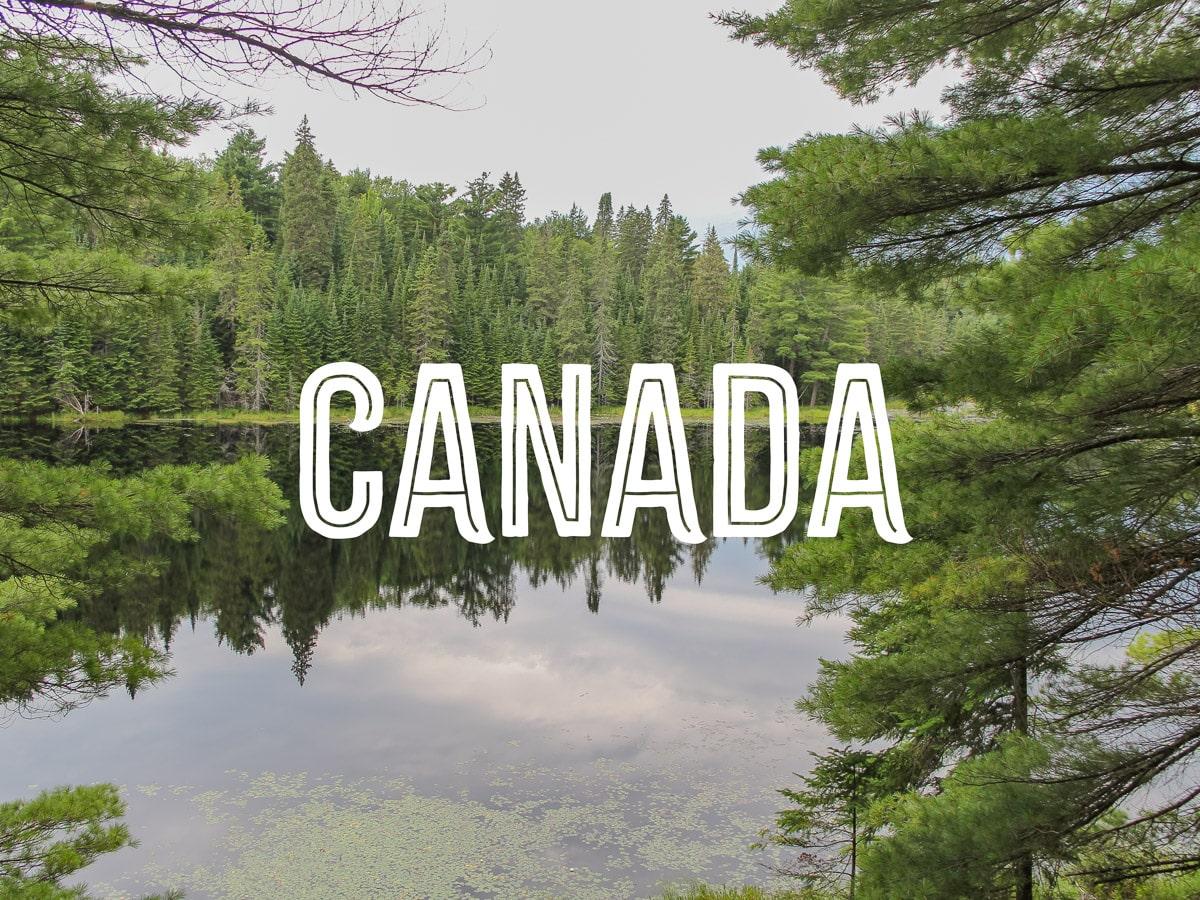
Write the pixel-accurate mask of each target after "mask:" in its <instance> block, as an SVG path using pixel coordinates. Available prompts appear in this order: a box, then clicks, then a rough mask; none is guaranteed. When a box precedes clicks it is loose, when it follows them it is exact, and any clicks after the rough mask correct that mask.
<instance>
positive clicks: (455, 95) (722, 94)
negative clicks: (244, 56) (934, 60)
mask: <svg viewBox="0 0 1200 900" xmlns="http://www.w3.org/2000/svg"><path fill="white" fill-rule="evenodd" d="M731 2H733V3H735V4H736V3H737V0H731ZM719 3H720V0H699V2H696V0H641V2H634V0H609V2H605V3H588V4H584V3H571V2H564V0H445V6H444V7H439V6H433V5H426V7H425V8H426V10H427V11H428V12H427V19H426V22H427V24H428V25H430V26H436V25H438V24H439V23H440V22H441V21H442V20H443V19H444V23H445V24H444V28H445V35H446V38H447V39H448V43H447V44H446V46H447V48H452V47H455V46H465V47H477V46H479V45H482V44H486V45H487V49H488V51H489V53H490V57H488V58H487V59H486V64H485V65H483V66H482V68H480V69H479V70H477V71H475V72H473V73H471V74H469V75H467V76H464V77H462V78H461V79H458V80H457V81H456V82H455V81H454V80H453V79H452V80H450V81H445V80H443V81H439V82H436V83H431V84H430V85H429V86H428V91H429V93H430V94H441V93H444V92H445V91H447V90H451V89H452V94H451V96H450V98H449V102H450V103H451V104H452V105H453V106H454V107H456V108H454V109H438V108H433V107H404V106H397V105H395V104H389V103H386V102H384V101H382V100H378V99H374V98H370V97H365V98H364V97H360V98H357V99H356V98H353V97H351V96H349V95H348V94H347V93H346V92H345V91H338V90H331V89H329V88H328V87H325V88H324V89H321V88H319V87H317V86H311V87H310V86H309V85H306V84H305V83H304V81H303V80H302V79H300V78H298V77H296V76H290V75H285V74H280V75H279V76H278V77H275V78H273V79H270V80H267V81H263V82H261V83H260V85H258V86H256V87H258V88H259V89H258V90H257V92H249V91H246V90H245V89H243V90H242V92H241V94H242V96H246V97H247V98H254V99H257V100H260V101H265V102H266V103H268V104H269V105H270V106H271V107H273V110H274V112H273V114H271V115H269V116H263V117H259V118H257V119H254V120H253V121H252V122H251V125H252V126H253V127H254V128H255V129H256V130H257V131H258V132H259V133H260V134H262V135H264V136H265V137H266V138H267V142H268V153H269V155H270V156H271V157H272V158H274V159H279V158H281V157H282V155H283V153H284V152H286V151H287V150H288V149H290V148H291V146H292V145H293V144H294V132H295V129H296V126H297V124H298V123H299V120H300V117H301V116H302V115H305V114H307V115H308V117H309V121H310V124H311V127H312V129H313V131H314V133H315V135H316V139H317V149H318V151H319V152H320V153H321V154H322V155H323V156H325V157H327V158H332V159H333V161H334V163H335V165H337V167H338V168H339V169H340V170H341V171H347V170H349V169H352V168H355V167H361V168H369V169H370V170H371V171H372V172H374V173H376V174H381V175H391V176H393V177H397V178H404V179H407V180H409V181H413V182H418V183H419V182H429V181H443V182H447V183H449V184H453V185H456V186H458V187H460V188H461V187H462V186H463V185H464V184H465V183H466V182H467V180H469V179H471V178H473V177H475V176H476V175H478V174H479V173H480V172H484V171H487V172H491V173H493V176H494V177H499V175H500V174H501V173H503V172H505V171H515V172H518V173H520V176H521V182H522V184H523V185H524V186H525V189H526V191H527V193H528V202H527V207H526V211H527V214H528V216H529V218H534V217H536V216H540V215H544V214H546V213H548V212H550V211H552V210H561V211H565V210H568V209H570V207H571V204H572V203H578V204H579V205H580V206H581V207H582V208H583V209H584V210H585V211H586V212H587V213H588V214H589V216H590V215H592V214H593V213H594V211H595V207H596V202H597V200H598V198H599V196H600V194H602V193H603V192H605V191H611V192H612V193H613V200H614V203H615V204H616V205H617V206H621V205H623V204H626V203H633V204H636V205H637V206H639V207H640V206H646V205H649V206H652V207H653V206H655V205H657V203H658V200H659V199H660V198H661V197H662V195H663V194H664V193H666V194H669V195H670V196H671V199H672V202H673V204H674V206H675V208H676V210H677V211H678V212H680V213H682V214H684V215H685V216H687V217H688V218H689V220H690V221H691V223H692V226H693V227H694V228H697V229H698V230H699V229H700V228H703V227H705V226H707V225H710V224H712V225H716V226H717V228H718V231H719V232H720V233H721V234H722V235H723V236H727V235H729V234H731V233H732V232H733V231H734V229H735V227H736V223H737V221H738V220H739V219H740V218H742V217H743V216H744V215H745V211H744V210H743V209H742V208H740V207H739V206H737V205H736V204H735V203H734V198H735V197H736V195H738V194H739V193H740V192H741V191H742V190H744V189H745V188H746V187H748V186H749V185H751V184H753V183H755V182H757V181H761V180H763V173H762V170H761V168H760V167H759V165H758V163H757V161H756V158H755V155H756V153H757V151H758V150H759V148H762V147H767V146H776V145H786V144H788V143H790V142H792V141H794V140H796V139H797V138H799V137H801V136H803V135H804V134H805V133H808V132H841V131H845V130H847V129H848V128H850V127H851V126H853V125H854V124H860V125H868V126H870V125H875V124H878V123H880V122H881V121H882V120H883V119H884V117H885V116H887V115H889V114H892V113H896V112H900V111H906V110H910V109H914V108H920V109H925V110H930V109H936V108H937V97H938V93H939V91H940V87H941V85H940V83H938V79H937V77H931V78H930V79H929V80H928V83H926V82H923V83H921V84H919V85H917V86H916V87H915V88H908V89H905V90H903V91H899V92H897V93H896V94H895V95H893V96H890V97H887V98H885V99H884V100H882V101H881V102H879V103H877V104H874V105H872V106H870V107H862V106H854V105H852V104H850V103H848V102H846V101H844V100H841V99H840V98H838V97H837V95H836V94H835V93H834V92H833V91H832V90H830V89H829V88H827V87H826V86H825V85H823V84H822V83H821V81H820V79H819V78H818V77H817V76H816V74H814V73H812V72H805V71H801V70H799V69H797V68H795V67H794V66H793V65H792V64H791V63H790V62H789V61H788V59H787V56H786V55H785V54H784V53H783V52H782V51H779V50H774V49H767V48H762V49H759V48H755V47H753V46H751V45H743V44H738V43H735V42H733V41H731V40H730V39H729V38H728V36H727V32H726V30H725V29H723V28H721V27H720V26H718V25H717V24H716V23H715V22H713V21H712V20H711V19H710V18H709V14H710V12H712V11H714V10H717V9H720V8H721V7H720V6H719ZM714 4H716V5H714ZM777 5H779V3H778V2H776V3H763V2H761V0H757V2H756V0H748V2H747V0H743V5H742V6H740V7H738V8H748V9H750V10H752V11H766V10H768V9H771V8H773V7H774V6H777ZM227 95H228V96H229V97H230V98H232V97H233V96H234V92H233V91H229V92H228V94H227ZM227 139H228V133H227V132H224V131H221V130H220V129H211V130H210V131H208V132H206V133H205V134H203V135H201V136H200V137H199V138H198V139H196V140H195V141H193V143H192V145H191V146H190V147H189V149H188V152H189V153H191V154H200V153H207V154H210V155H211V154H215V153H216V152H218V151H219V150H220V148H221V147H222V146H223V145H224V143H225V141H226V140H227Z"/></svg>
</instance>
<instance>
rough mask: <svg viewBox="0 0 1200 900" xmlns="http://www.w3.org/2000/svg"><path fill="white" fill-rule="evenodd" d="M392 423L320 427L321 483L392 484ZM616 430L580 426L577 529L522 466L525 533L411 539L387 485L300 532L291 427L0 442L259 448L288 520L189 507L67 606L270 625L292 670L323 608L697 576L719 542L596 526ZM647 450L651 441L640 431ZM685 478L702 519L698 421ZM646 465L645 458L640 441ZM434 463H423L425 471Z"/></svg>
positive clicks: (430, 519)
mask: <svg viewBox="0 0 1200 900" xmlns="http://www.w3.org/2000/svg"><path fill="white" fill-rule="evenodd" d="M404 433H405V432H404V429H401V428H383V429H380V430H378V431H377V432H375V433H373V434H370V435H352V434H349V433H348V432H344V431H343V432H341V433H337V432H335V440H334V442H333V448H332V460H333V463H332V476H333V496H334V501H335V502H336V503H344V502H345V500H346V499H347V498H348V496H349V490H350V476H351V473H352V472H353V471H354V470H355V469H360V470H361V469H381V470H382V471H383V472H384V478H385V483H390V484H391V485H392V489H394V481H395V478H396V477H397V475H398V473H399V471H400V463H401V457H402V453H403V447H404ZM616 438H617V430H616V428H613V427H597V428H596V429H594V433H593V448H592V457H593V475H592V520H593V521H592V536H590V537H572V538H564V537H560V536H559V535H558V533H557V532H556V531H555V528H554V521H553V518H552V517H551V516H550V514H549V512H548V509H547V507H546V504H545V499H544V497H543V496H542V493H541V481H540V478H539V477H538V475H537V473H536V471H531V473H530V514H529V535H528V537H525V538H504V537H499V536H497V538H496V540H495V541H493V542H492V543H490V544H482V545H481V544H472V543H469V542H467V541H465V540H463V539H462V538H461V537H460V536H459V534H458V531H457V529H456V527H455V524H454V519H453V516H452V514H451V513H450V512H449V511H448V510H432V511H429V512H427V513H426V514H425V518H424V521H423V523H422V528H421V534H420V535H419V536H418V537H416V538H404V539H396V538H391V537H389V536H388V533H387V530H388V525H389V523H390V518H391V503H390V500H391V498H390V497H388V498H387V500H386V501H385V504H384V511H383V515H382V516H381V517H380V521H379V523H378V524H377V525H376V527H375V528H374V529H372V530H371V531H370V532H368V533H367V534H364V535H363V536H361V537H359V538H356V539H354V540H349V541H334V540H329V539H326V538H323V537H321V536H319V535H317V534H315V533H314V532H312V531H311V530H310V529H309V528H308V527H307V526H306V525H305V523H304V521H303V518H302V516H301V514H300V510H299V504H298V502H296V486H297V483H298V478H299V476H298V471H297V460H298V457H297V454H298V444H299V440H298V433H297V432H296V430H295V429H291V428H282V427H276V428H257V427H242V428H198V427H186V426H172V427H154V428H151V427H144V428H125V429H120V430H112V431H97V432H93V433H91V435H90V436H89V440H88V441H87V442H82V441H79V440H78V439H67V438H66V437H64V435H63V434H62V433H61V432H50V431H35V432H31V431H30V430H28V429H21V430H20V431H7V430H0V452H2V451H5V450H7V447H6V445H9V444H11V445H13V446H12V450H13V451H14V453H23V455H32V456H39V457H42V458H47V459H53V460H62V461H71V462H87V461H95V460H104V461H105V462H106V463H108V464H109V465H111V466H112V468H113V469H114V470H115V471H117V472H127V471H136V470H138V469H140V468H143V467H145V466H148V465H152V464H155V463H162V462H177V461H189V462H207V461H215V460H221V459H230V458H233V457H234V456H236V455H237V454H238V453H240V452H248V451H259V452H264V453H266V455H268V456H269V457H270V459H271V461H272V469H271V474H272V477H273V478H274V479H275V480H276V481H277V482H278V483H279V484H280V485H281V486H282V488H283V490H284V492H285V494H286V495H287V496H288V498H289V500H290V501H292V502H291V509H290V511H289V513H288V521H287V524H286V525H285V526H284V527H282V528H278V529H275V530H265V529H258V528H254V527H249V526H245V525H240V526H239V525H231V524H230V523H229V522H228V521H216V520H208V519H204V518H198V519H197V521H196V523H195V524H196V527H197V530H198V531H199V533H200V539H199V540H198V541H196V542H193V543H190V544H177V543H166V542H162V543H160V544H157V545H153V544H148V545H147V546H145V547H144V548H142V549H143V550H144V552H145V553H146V555H147V556H155V557H158V558H161V559H163V560H164V561H165V563H164V565H163V567H162V568H161V571H160V574H157V575H155V576H147V577H144V578H141V579H137V580H135V582H134V583H133V585H132V586H129V587H127V588H126V589H125V590H123V591H122V592H121V594H120V595H119V596H102V597H99V598H96V599H94V600H92V601H90V602H88V603H86V604H84V605H82V606H81V607H80V609H79V611H78V615H79V616H80V617H82V618H83V620H84V621H86V622H88V623H89V624H91V625H92V626H93V627H96V628H98V629H101V630H104V631H109V632H113V633H115V632H117V631H118V630H124V631H125V632H127V633H133V634H140V635H144V636H146V637H155V636H157V637H158V638H161V639H162V640H163V641H164V642H165V643H166V644H167V646H168V647H169V644H170V641H171V638H172V636H173V634H174V633H175V630H176V629H177V628H178V627H179V624H180V623H181V622H182V621H183V620H184V619H185V618H186V619H189V620H190V621H192V622H194V621H195V620H196V619H197V618H199V617H201V616H206V617H210V618H211V619H212V620H213V622H214V624H215V627H216V631H217V635H218V639H219V640H220V641H222V642H223V643H226V644H228V646H229V647H230V648H231V649H232V650H234V651H235V652H238V653H253V652H254V651H255V650H256V649H258V648H260V647H262V646H263V643H264V640H265V630H266V628H267V626H268V625H272V624H278V625H279V626H280V629H281V631H282V633H283V636H284V639H285V640H286V641H287V643H288V645H289V646H290V647H291V648H292V651H293V653H294V657H295V661H294V672H295V674H296V677H297V678H298V679H299V680H300V681H301V682H303V681H304V678H305V676H306V674H307V672H308V670H309V668H310V666H311V665H312V660H313V655H314V653H315V650H316V645H317V641H318V636H319V633H320V631H321V629H322V628H324V626H325V625H326V624H328V622H329V621H330V620H331V619H332V618H333V617H334V616H336V615H361V614H365V613H366V612H367V611H369V610H371V609H380V608H389V607H403V606H417V607H427V608H434V607H448V606H453V607H454V608H456V609H457V610H458V612H459V613H460V614H461V615H462V616H463V617H464V618H466V619H467V620H468V621H470V622H471V623H472V624H475V625H478V624H480V623H481V622H483V621H485V620H487V619H492V620H494V621H504V620H506V619H507V618H508V615H509V613H510V612H511V610H512V609H513V607H514V605H515V604H516V595H517V582H518V578H520V577H523V578H525V579H526V580H527V581H528V582H529V583H530V584H531V585H533V586H535V587H540V586H544V585H549V584H556V585H558V586H559V587H560V588H561V589H562V591H563V592H564V594H568V595H574V596H577V597H579V599H580V601H581V602H584V603H586V605H587V607H588V609H589V610H591V611H592V612H599V609H600V604H601V599H602V595H603V591H604V587H605V585H606V583H609V582H611V580H612V579H616V580H617V581H619V582H622V583H626V584H641V585H643V586H644V588H645V591H646V594H647V596H648V598H649V599H650V600H651V601H652V602H658V601H660V600H661V599H662V596H663V591H664V589H665V586H666V584H667V582H668V581H669V580H670V578H671V577H672V576H673V575H675V573H676V572H678V571H679V570H680V569H681V567H684V566H686V567H688V569H689V570H690V572H691V574H692V576H693V577H694V578H695V580H696V582H697V583H700V582H701V581H702V579H703V577H704V574H705V570H706V568H707V566H708V563H709V560H710V558H711V556H712V553H713V551H714V550H715V548H716V545H717V543H718V541H717V540H715V539H712V538H710V539H708V540H707V541H705V542H703V543H701V544H698V545H694V546H693V545H686V544H682V543H680V542H678V541H676V540H675V538H674V537H673V536H672V534H671V532H670V530H669V528H668V527H667V523H666V516H665V514H664V513H663V512H662V511H660V510H653V511H642V512H641V513H639V515H638V518H637V521H636V524H635V526H634V530H633V534H632V536H631V537H630V538H602V537H600V536H599V532H600V525H601V521H602V519H603V515H604V508H605V505H606V503H607V499H608V488H609V479H610V477H611V472H612V457H613V454H614V452H615V450H616V443H617V441H616ZM475 440H476V451H477V455H478V458H479V465H480V475H481V480H482V483H483V486H484V502H485V508H486V511H487V517H488V522H489V524H490V525H491V527H492V531H493V533H496V534H498V531H499V523H500V497H499V490H498V487H499V484H500V444H499V429H498V428H497V427H495V426H477V427H476V429H475ZM651 447H653V442H651ZM688 451H689V455H690V459H691V464H692V479H693V489H694V491H695V495H696V503H697V507H698V508H699V511H700V518H701V525H702V528H703V529H704V530H705V531H706V533H707V531H708V529H709V526H710V521H709V520H710V518H711V509H712V486H713V478H712V439H711V429H710V428H708V427H707V426H694V427H691V428H689V429H688ZM767 453H768V450H767V435H766V432H765V431H751V432H750V433H749V435H748V450H747V458H748V459H749V460H750V463H749V465H750V466H751V467H752V472H762V473H764V474H765V472H766V467H767V463H768V457H767ZM647 467H648V469H650V470H651V474H653V470H654V469H655V468H656V467H657V460H655V459H654V454H653V451H651V453H650V455H649V458H648V459H647ZM435 474H437V473H435ZM747 486H748V487H747V490H748V492H749V494H750V497H749V500H750V504H751V505H752V506H754V505H762V504H765V502H766V499H767V498H766V489H767V484H766V478H765V477H748V478H747ZM801 524H802V523H799V522H798V523H796V524H794V525H793V527H792V530H791V532H789V533H788V534H785V535H782V536H780V537H779V538H776V539H771V540H769V541H759V542H756V543H757V546H758V549H759V552H761V553H763V554H764V555H767V556H772V557H773V556H774V555H775V554H776V553H778V552H779V550H781V549H782V548H783V546H785V545H786V543H788V541H789V540H791V539H794V538H795V537H797V536H798V533H795V532H798V530H799V528H800V527H801Z"/></svg>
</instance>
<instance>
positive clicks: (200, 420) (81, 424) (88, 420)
mask: <svg viewBox="0 0 1200 900" xmlns="http://www.w3.org/2000/svg"><path fill="white" fill-rule="evenodd" d="M623 412H624V407H620V406H600V407H596V408H594V409H593V410H592V424H594V425H617V424H620V422H621V416H622V414H623ZM680 412H681V415H682V417H683V421H684V423H685V424H693V423H698V424H708V423H711V422H712V415H713V411H712V410H711V409H698V408H689V409H683V410H681V411H680ZM410 414H411V409H410V408H408V407H403V406H389V407H386V408H385V409H384V411H383V424H384V425H407V424H408V420H409V416H410ZM470 415H471V421H472V422H479V423H495V422H499V421H500V409H499V407H489V406H472V407H470ZM550 416H551V418H552V419H554V421H555V422H561V420H562V414H561V410H559V409H558V408H557V407H554V408H552V409H551V410H550ZM828 417H829V407H827V406H802V407H800V422H801V424H804V425H824V424H825V422H826V420H827V419H828ZM350 418H351V410H350V408H349V407H340V408H339V407H335V408H334V409H333V410H332V419H333V421H334V422H336V423H345V422H349V421H350ZM0 421H3V423H4V424H7V425H19V424H25V423H30V422H32V423H36V424H39V425H51V426H54V427H56V428H123V427H125V426H128V425H212V426H219V425H260V426H272V425H298V424H299V422H300V413H299V411H298V410H288V411H284V410H246V409H210V410H196V411H194V412H187V413H178V414H175V415H154V414H138V413H129V412H120V411H115V412H91V413H83V414H79V413H74V412H72V413H63V412H57V413H44V414H42V415H38V416H35V417H30V418H24V419H22V418H18V417H5V418H4V419H3V420H0ZM746 422H747V424H751V425H766V424H767V410H766V408H765V407H763V408H752V409H748V410H746Z"/></svg>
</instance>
